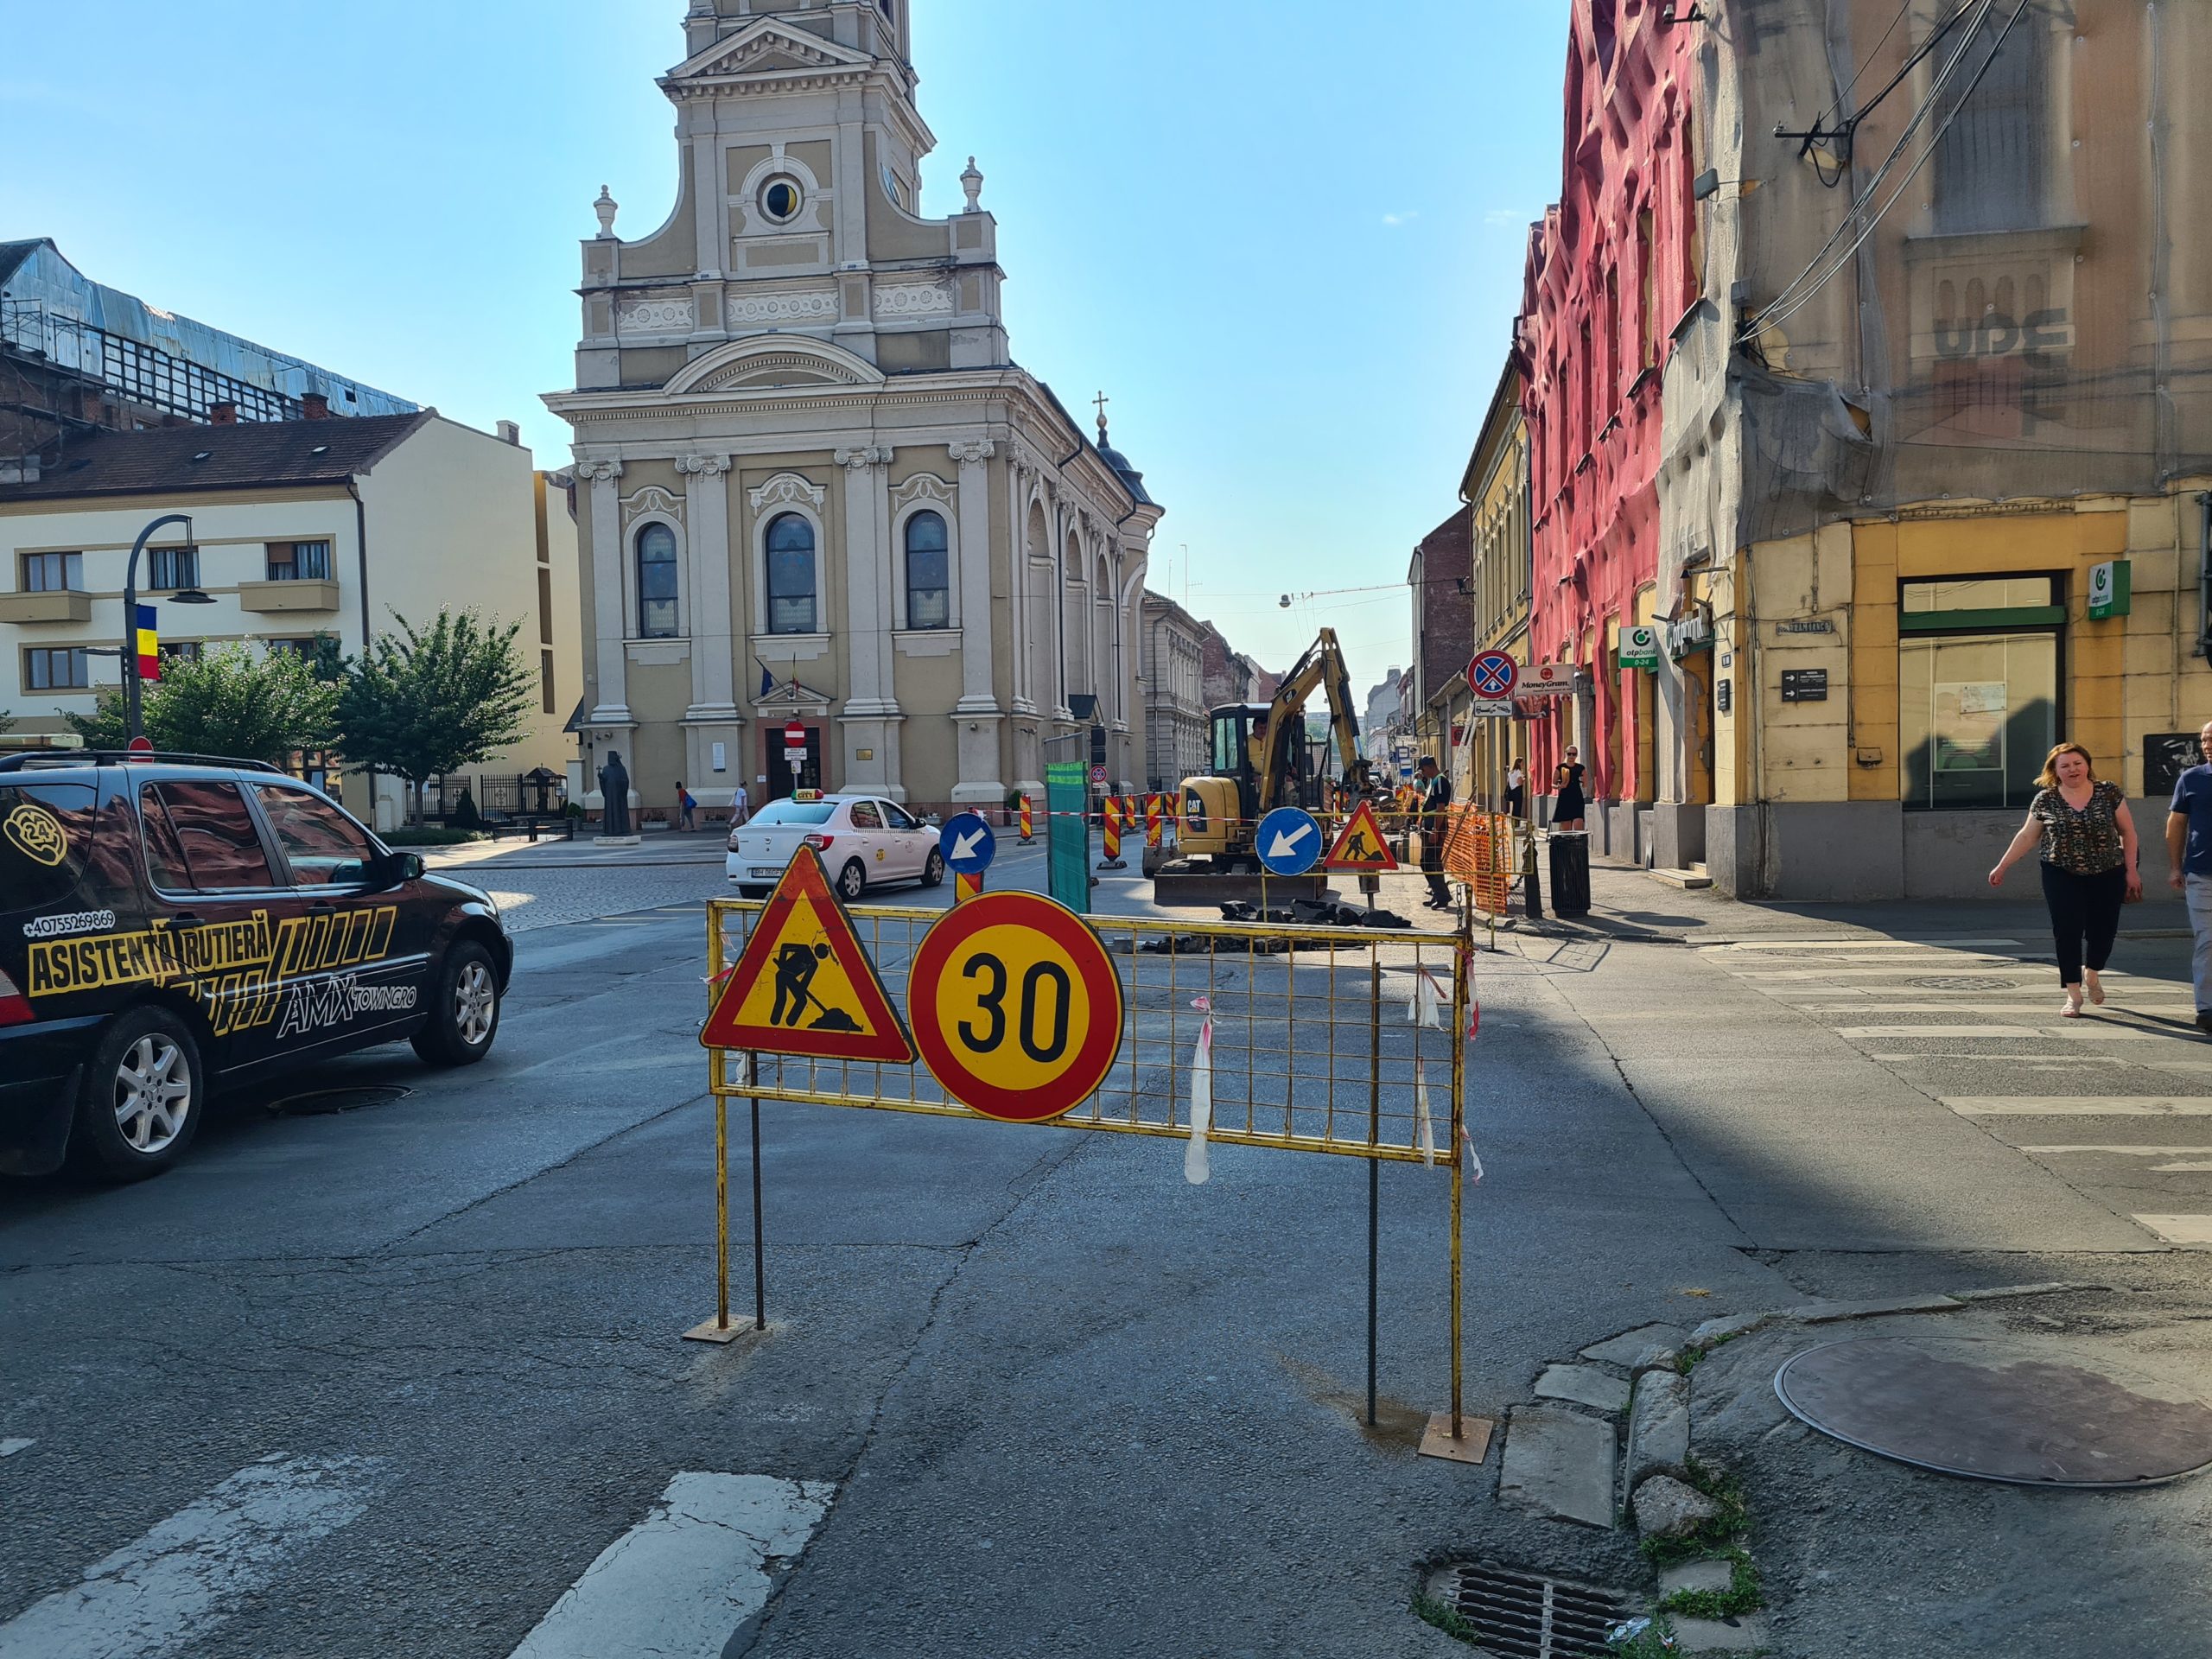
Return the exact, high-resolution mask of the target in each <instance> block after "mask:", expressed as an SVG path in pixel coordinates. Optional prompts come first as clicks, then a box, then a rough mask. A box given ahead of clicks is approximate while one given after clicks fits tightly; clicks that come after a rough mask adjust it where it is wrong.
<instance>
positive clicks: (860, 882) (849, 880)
mask: <svg viewBox="0 0 2212 1659" xmlns="http://www.w3.org/2000/svg"><path fill="white" fill-rule="evenodd" d="M867 891H868V870H867V868H866V867H864V866H863V865H862V864H861V861H860V860H858V859H857V858H855V859H849V860H847V861H846V863H845V868H843V869H842V870H840V871H838V872H837V896H838V897H839V898H841V899H843V900H844V901H845V902H846V903H847V904H849V905H856V904H858V903H860V901H861V894H862V893H866V892H867Z"/></svg>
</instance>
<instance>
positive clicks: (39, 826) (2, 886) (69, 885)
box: [0, 784, 96, 911]
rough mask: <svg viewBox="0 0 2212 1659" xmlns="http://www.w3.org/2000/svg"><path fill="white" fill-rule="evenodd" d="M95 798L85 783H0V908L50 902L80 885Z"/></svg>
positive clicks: (88, 855)
mask: <svg viewBox="0 0 2212 1659" xmlns="http://www.w3.org/2000/svg"><path fill="white" fill-rule="evenodd" d="M94 801H95V797H94V795H93V793H92V786H91V785H89V784H9V785H0V911H13V910H29V909H33V908H35V907H36V906H41V905H50V904H52V903H54V901H55V900H57V899H66V898H67V897H68V896H69V895H70V894H71V893H74V892H76V891H77V889H78V887H80V886H81V885H82V884H83V882H84V880H85V866H86V862H87V861H89V860H90V859H91V857H92V841H93V833H94V830H95V828H96V823H95V819H94V816H93V804H94Z"/></svg>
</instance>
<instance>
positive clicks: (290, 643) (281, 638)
mask: <svg viewBox="0 0 2212 1659" xmlns="http://www.w3.org/2000/svg"><path fill="white" fill-rule="evenodd" d="M261 648H262V649H263V650H264V651H265V652H268V653H269V654H270V656H271V657H312V656H314V655H315V636H314V635H313V634H307V635H304V636H288V635H281V634H280V635H277V636H275V637H273V638H270V639H264V640H263V641H262V642H261Z"/></svg>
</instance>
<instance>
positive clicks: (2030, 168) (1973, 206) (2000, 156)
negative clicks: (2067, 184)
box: [1936, 10, 2050, 235]
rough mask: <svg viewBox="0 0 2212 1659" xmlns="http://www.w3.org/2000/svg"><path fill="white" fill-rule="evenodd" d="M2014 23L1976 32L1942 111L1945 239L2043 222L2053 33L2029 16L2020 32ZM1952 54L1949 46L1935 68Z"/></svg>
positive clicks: (1986, 21)
mask: <svg viewBox="0 0 2212 1659" xmlns="http://www.w3.org/2000/svg"><path fill="white" fill-rule="evenodd" d="M2010 16H2011V14H2010V13H2009V12H2008V13H2007V14H2006V16H2005V17H2002V18H2000V17H1995V16H1984V17H1983V18H1982V20H1981V22H1980V23H1979V24H1977V25H1975V29H1974V35H1973V38H1972V40H1971V41H1969V43H1968V44H1967V46H1966V48H1965V56H1964V57H1962V58H1961V60H1960V61H1959V67H1958V68H1957V69H1956V70H1955V72H1954V73H1953V75H1952V79H1951V84H1950V86H1948V87H1947V88H1945V90H1944V96H1943V99H1942V105H1940V107H1939V108H1938V110H1937V114H1938V115H1939V116H1940V117H1941V118H1942V119H1943V120H1944V121H1945V122H1946V123H1948V124H1947V125H1945V126H1944V127H1943V128H1942V137H1941V138H1940V139H1938V140H1937V141H1936V230H1937V231H1938V232H1942V233H1944V234H1947V235H1948V234H1951V233H1954V232H1961V231H2020V230H2030V229H2033V228H2035V227H2037V226H2040V225H2042V224H2043V222H2044V174H2045V172H2046V170H2047V163H2046V159H2045V147H2046V145H2047V144H2048V143H2049V129H2050V97H2049V92H2048V87H2049V82H2048V78H2047V73H2046V69H2045V66H2044V48H2045V45H2046V42H2047V41H2048V39H2049V32H2048V26H2047V25H2042V24H2041V19H2040V17H2039V16H2038V15H2037V13H2036V12H2034V11H2033V10H2031V12H2030V14H2029V15H2028V16H2024V17H2022V18H2021V19H2020V21H2019V23H2018V26H2017V27H2012V26H2010V25H2009V22H2008V20H2009V18H2010ZM2008 27H2010V33H2007V32H2006V31H2007V29H2008ZM1999 40H2002V41H2004V45H2003V47H2002V48H1999V46H1998V41H1999ZM1993 51H1994V52H1995V54H1996V55H1995V56H1994V57H1992V56H1991V53H1992V52H1993ZM1950 52H1951V48H1950V46H1949V44H1948V42H1947V43H1946V44H1945V46H1944V47H1943V48H1940V49H1939V54H1938V61H1942V60H1947V59H1948V57H1949V55H1950ZM1985 64H1986V65H1987V66H1988V67H1987V68H1986V71H1985V70H1984V69H1983V65H1985ZM1978 72H1979V73H1980V81H1979V83H1978V84H1977V83H1976V80H1975V76H1976V74H1977V73H1978ZM1969 86H1972V87H1973V96H1972V97H1967V88H1968V87H1969Z"/></svg>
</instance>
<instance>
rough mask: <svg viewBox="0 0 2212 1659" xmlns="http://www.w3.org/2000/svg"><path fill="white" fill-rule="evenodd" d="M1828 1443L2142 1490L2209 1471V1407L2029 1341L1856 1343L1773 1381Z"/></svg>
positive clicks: (1925, 1463) (1959, 1466)
mask: <svg viewBox="0 0 2212 1659" xmlns="http://www.w3.org/2000/svg"><path fill="white" fill-rule="evenodd" d="M1774 1391H1775V1393H1776V1394H1777V1395H1779V1396H1781V1400H1782V1403H1783V1405H1785V1406H1787V1407H1789V1409H1790V1410H1791V1411H1792V1412H1794V1413H1795V1414H1796V1415H1797V1416H1799V1417H1801V1418H1802V1419H1803V1420H1804V1421H1806V1422H1808V1423H1810V1424H1811V1425H1812V1426H1813V1427H1815V1428H1817V1429H1819V1430H1820V1431H1821V1433H1824V1434H1832V1435H1834V1437H1835V1438H1836V1439H1837V1440H1841V1441H1843V1442H1844V1443H1845V1444H1847V1445H1848V1446H1858V1447H1859V1448H1860V1449H1861V1450H1863V1451H1867V1452H1878V1453H1879V1454H1880V1455H1882V1456H1883V1457H1885V1458H1895V1459H1897V1460H1898V1461H1899V1462H1901V1463H1910V1464H1913V1465H1916V1466H1917V1467H1920V1468H1923V1469H1933V1470H1935V1471H1937V1472H1939V1473H1942V1474H1947V1475H1964V1476H1967V1477H1968V1478H1972V1479H1975V1480H2001V1481H2010V1482H2012V1483H2015V1484H2019V1485H2024V1486H2145V1485H2154V1484H2158V1482H2160V1481H2168V1480H2175V1479H2178V1478H2180V1477H2181V1476H2183V1475H2187V1474H2193V1473H2195V1472H2196V1471H2198V1470H2200V1469H2203V1468H2207V1467H2212V1406H2207V1405H2206V1404H2205V1403H2204V1402H2202V1400H2200V1399H2197V1398H2196V1396H2195V1395H2191V1394H2190V1393H2189V1392H2188V1391H2187V1390H2186V1389H2180V1388H2177V1387H2176V1386H2174V1385H2173V1384H2171V1383H2162V1382H2160V1381H2158V1379H2157V1378H2156V1377H2151V1376H2143V1375H2142V1374H2141V1373H2140V1372H2137V1371H2129V1370H2122V1369H2120V1367H2117V1366H2112V1365H2106V1364H2103V1363H2097V1364H2094V1365H2093V1364H2091V1363H2089V1362H2088V1361H2086V1360H2085V1359H2083V1358H2082V1356H2081V1355H2079V1354H2078V1353H2075V1352H2073V1351H2069V1350H2067V1349H2064V1348H2061V1347H2057V1346H2054V1345H2051V1344H2037V1343H2036V1342H2034V1341H2033V1340H2032V1339H2029V1338H2006V1339H2005V1340H2002V1341H1981V1340H1977V1339H1974V1338H1956V1337H1861V1338H1851V1339H1847V1340H1845V1341H1841V1342H1832V1343H1828V1344H1824V1345H1823V1346H1821V1347H1818V1348H1814V1349H1809V1350H1808V1351H1806V1352H1804V1353H1802V1354H1798V1355H1796V1357H1793V1358H1791V1359H1789V1360H1787V1361H1785V1362H1784V1363H1783V1367H1782V1369H1781V1370H1778V1371H1777V1372H1776V1373H1775V1376H1774Z"/></svg>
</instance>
